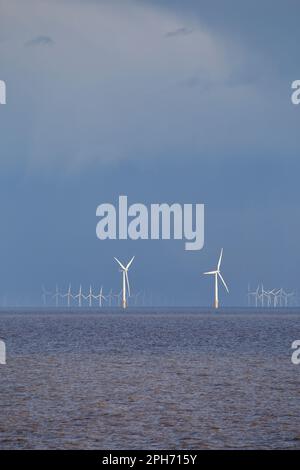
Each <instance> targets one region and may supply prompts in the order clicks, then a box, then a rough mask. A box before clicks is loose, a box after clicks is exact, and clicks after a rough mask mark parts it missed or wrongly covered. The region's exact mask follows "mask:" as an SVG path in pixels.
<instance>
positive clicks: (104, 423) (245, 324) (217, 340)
mask: <svg viewBox="0 0 300 470" xmlns="http://www.w3.org/2000/svg"><path fill="white" fill-rule="evenodd" d="M0 339H2V340H5V342H6V347H7V365H0V381H1V384H0V407H1V409H0V448H1V449H223V448H226V449H229V448H243V449H247V448H263V449H271V448H274V449H278V448H289V449H296V448H298V449H300V365H299V366H295V365H293V364H292V363H291V354H292V350H291V344H292V342H293V341H294V340H296V339H300V311H299V312H297V311H295V310H294V311H285V312H284V311H282V312H277V313H276V314H274V313H270V312H263V311H251V312H250V311H247V310H244V311H237V310H235V311H232V310H230V309H227V310H220V311H219V312H218V313H216V312H213V311H204V310H199V311H197V310H196V309H190V310H188V309H186V310H183V309H182V310H178V311H172V310H157V311H155V310H152V311H151V310H148V311H146V310H145V311H134V312H133V311H132V312H130V311H127V312H126V313H124V312H120V311H111V312H108V311H106V312H105V311H103V313H102V312H101V313H100V312H96V311H95V312H94V311H80V312H76V311H73V312H69V313H67V312H66V311H52V312H47V311H43V312H38V311H27V312H25V311H24V312H13V311H9V312H2V313H0Z"/></svg>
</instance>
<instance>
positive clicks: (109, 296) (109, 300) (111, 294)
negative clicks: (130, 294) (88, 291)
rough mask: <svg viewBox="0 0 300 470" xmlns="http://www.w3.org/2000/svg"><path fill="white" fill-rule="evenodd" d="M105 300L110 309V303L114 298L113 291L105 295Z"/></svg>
mask: <svg viewBox="0 0 300 470" xmlns="http://www.w3.org/2000/svg"><path fill="white" fill-rule="evenodd" d="M106 298H107V299H108V306H109V307H111V302H112V300H113V298H114V295H113V291H112V289H110V291H109V293H108V294H107V296H106Z"/></svg>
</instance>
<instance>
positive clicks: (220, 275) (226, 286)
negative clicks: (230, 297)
mask: <svg viewBox="0 0 300 470" xmlns="http://www.w3.org/2000/svg"><path fill="white" fill-rule="evenodd" d="M218 274H219V276H220V278H221V281H222V282H223V284H224V286H225V289H226V290H227V292H228V294H229V290H228V287H227V285H226V282H225V281H224V279H223V276H222V274H221V273H220V272H218Z"/></svg>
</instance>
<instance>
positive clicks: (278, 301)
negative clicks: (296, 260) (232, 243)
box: [41, 248, 299, 310]
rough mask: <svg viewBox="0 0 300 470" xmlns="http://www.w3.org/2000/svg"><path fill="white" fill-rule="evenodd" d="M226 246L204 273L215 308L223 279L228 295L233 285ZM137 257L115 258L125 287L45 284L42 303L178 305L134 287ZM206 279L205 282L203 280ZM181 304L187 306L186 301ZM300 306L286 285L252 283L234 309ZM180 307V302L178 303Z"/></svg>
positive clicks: (217, 306) (72, 305)
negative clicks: (224, 268)
mask: <svg viewBox="0 0 300 470" xmlns="http://www.w3.org/2000/svg"><path fill="white" fill-rule="evenodd" d="M223 253H224V250H223V248H222V249H221V251H220V255H219V258H218V262H217V265H216V268H215V269H213V270H212V271H205V272H204V273H203V275H204V276H212V277H213V280H214V289H213V293H214V294H213V300H212V303H211V307H213V308H214V309H215V310H217V309H219V308H221V307H222V303H221V302H220V293H219V281H220V282H221V284H222V286H223V287H224V289H225V292H226V293H227V295H228V294H229V288H228V286H227V283H226V282H225V279H224V277H223V275H222V273H221V265H222V260H223ZM134 259H135V256H133V257H132V258H131V259H130V260H129V262H128V263H127V264H126V263H122V262H121V261H120V260H119V259H118V258H116V257H114V260H115V262H116V263H117V265H118V267H119V272H120V273H121V275H122V277H121V286H120V287H121V288H118V287H115V288H114V289H113V288H112V287H111V288H109V289H108V290H107V291H104V287H103V285H100V287H97V286H92V284H89V285H88V286H86V288H85V289H84V288H83V284H82V283H81V284H80V285H79V286H77V288H76V287H73V288H72V285H71V283H69V284H68V286H67V287H65V288H64V289H63V288H61V289H60V288H59V287H58V285H57V284H56V286H55V289H54V290H53V291H51V290H49V289H48V288H46V287H45V286H44V285H42V287H41V305H42V306H43V307H57V308H58V307H67V308H94V309H96V308H100V309H101V308H110V307H113V308H116V307H121V308H122V309H127V308H135V307H172V306H173V307H175V306H176V303H175V302H174V301H173V299H169V298H167V297H161V296H155V294H154V293H153V292H152V291H151V290H149V288H148V289H146V288H142V289H140V290H137V291H136V290H135V289H134V290H133V291H132V290H131V288H130V283H129V274H128V272H129V268H130V267H131V265H132V263H133V261H134ZM199 282H202V281H199ZM179 305H180V306H181V307H184V305H183V304H180V303H179ZM298 305H299V301H298V296H297V292H296V291H288V290H285V289H284V288H282V287H281V288H277V289H276V288H273V289H265V287H264V284H259V285H258V286H257V288H256V289H255V290H251V288H250V284H248V290H247V293H246V295H245V304H244V305H240V306H238V305H236V306H235V305H231V307H233V308H238V307H248V308H256V309H258V308H259V309H261V308H264V309H266V308H281V309H282V308H291V307H297V306H298ZM177 306H178V304H177ZM198 306H199V307H203V308H205V307H209V305H203V304H202V303H201V298H199V305H198Z"/></svg>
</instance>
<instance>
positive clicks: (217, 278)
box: [203, 248, 229, 308]
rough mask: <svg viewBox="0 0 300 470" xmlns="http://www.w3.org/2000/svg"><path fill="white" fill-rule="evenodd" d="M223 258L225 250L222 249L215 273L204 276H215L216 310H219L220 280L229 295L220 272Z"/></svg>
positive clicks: (209, 272) (208, 272) (211, 272)
mask: <svg viewBox="0 0 300 470" xmlns="http://www.w3.org/2000/svg"><path fill="white" fill-rule="evenodd" d="M222 256H223V248H222V250H221V253H220V257H219V261H218V265H217V269H215V270H214V271H207V272H205V273H203V274H211V275H214V276H215V308H219V285H218V281H219V278H220V279H221V281H222V282H223V284H224V286H225V289H226V290H227V292H228V293H229V290H228V287H227V285H226V282H225V281H224V279H223V276H222V274H221V272H220V267H221V262H222Z"/></svg>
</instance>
